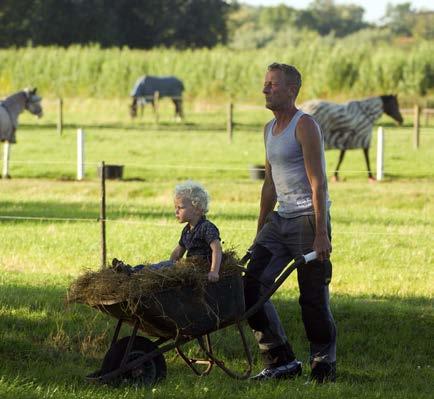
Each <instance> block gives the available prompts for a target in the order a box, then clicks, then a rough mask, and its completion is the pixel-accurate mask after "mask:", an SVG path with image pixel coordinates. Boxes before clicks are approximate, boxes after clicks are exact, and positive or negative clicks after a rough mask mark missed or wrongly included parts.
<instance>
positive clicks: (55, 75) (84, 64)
mask: <svg viewBox="0 0 434 399" xmlns="http://www.w3.org/2000/svg"><path fill="white" fill-rule="evenodd" d="M432 52H433V42H432V40H431V41H428V40H426V41H424V40H419V41H416V42H414V43H412V44H411V45H408V46H406V47H402V46H399V45H387V44H378V43H377V44H375V43H372V41H370V40H359V41H354V42H349V41H342V40H339V39H332V38H330V37H327V38H316V39H312V37H310V36H307V37H305V38H304V39H302V40H301V41H300V42H299V43H297V44H292V45H291V44H286V47H285V48H281V47H279V48H271V47H270V48H265V49H255V50H231V49H228V48H224V47H218V48H214V49H196V50H191V49H186V50H175V49H162V48H159V49H152V50H146V51H144V50H132V49H128V48H122V49H118V48H110V49H101V48H99V47H98V46H97V45H93V46H70V47H69V48H61V47H55V46H52V47H34V48H32V47H26V48H19V49H16V48H11V49H0V95H7V94H9V93H12V92H14V91H17V90H20V89H22V87H23V85H24V86H30V85H31V86H36V87H38V88H39V89H40V91H41V93H42V95H43V96H61V97H76V96H78V97H89V98H90V97H98V98H115V97H117V96H127V95H128V94H129V92H130V90H131V88H132V87H133V84H134V82H135V81H136V79H138V78H139V77H140V76H142V75H145V74H149V75H155V74H157V75H162V76H165V75H175V76H178V77H179V78H180V79H181V80H182V81H183V82H184V84H185V95H186V97H187V98H196V99H198V98H199V99H201V100H207V99H212V100H215V99H216V98H220V99H227V98H229V97H232V98H236V99H237V100H242V101H246V100H247V101H249V102H252V101H253V102H256V103H258V102H259V101H261V100H262V96H261V93H260V89H261V86H262V83H263V82H262V79H263V76H264V75H263V74H264V71H265V68H266V66H267V65H269V64H271V63H272V62H275V61H277V62H285V63H287V64H293V65H296V66H297V68H299V69H300V72H301V73H302V75H303V82H304V83H303V86H302V88H301V93H300V98H302V99H311V98H315V97H318V98H341V99H345V98H346V99H348V98H351V97H353V98H358V97H365V96H371V95H379V94H386V93H389V92H396V91H398V92H399V94H400V95H401V96H402V101H406V102H408V103H410V104H412V100H421V102H423V101H424V99H421V98H420V97H425V96H427V95H428V98H431V97H432V93H433V89H434V74H433V59H432Z"/></svg>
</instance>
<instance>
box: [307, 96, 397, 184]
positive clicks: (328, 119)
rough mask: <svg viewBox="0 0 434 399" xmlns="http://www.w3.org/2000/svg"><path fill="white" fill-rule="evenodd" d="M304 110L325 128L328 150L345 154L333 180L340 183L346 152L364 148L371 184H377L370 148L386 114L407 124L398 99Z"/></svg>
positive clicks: (312, 104)
mask: <svg viewBox="0 0 434 399" xmlns="http://www.w3.org/2000/svg"><path fill="white" fill-rule="evenodd" d="M300 108H301V109H302V110H303V111H304V112H306V113H308V114H310V115H312V116H313V117H314V119H315V120H316V121H317V122H318V123H319V125H320V126H321V130H322V132H323V134H324V142H325V146H326V149H330V148H338V149H340V150H341V152H340V154H339V161H338V164H337V166H336V170H335V172H334V176H333V179H334V180H335V181H338V180H339V175H338V173H339V167H340V166H341V164H342V161H343V159H344V156H345V151H346V150H349V149H354V148H362V149H363V153H364V155H365V161H366V166H367V169H368V178H369V180H371V181H373V180H375V179H374V177H373V176H372V173H371V166H370V163H369V146H370V144H371V137H372V129H373V125H374V123H375V121H376V120H377V119H379V118H380V116H381V115H382V114H383V112H384V113H385V114H386V115H389V116H390V117H391V118H392V119H394V120H395V121H397V122H398V123H399V124H400V125H401V124H402V122H403V119H402V115H401V112H400V111H399V105H398V99H397V96H396V95H385V96H379V97H371V98H367V99H364V100H360V101H350V102H348V103H345V104H336V103H331V102H327V101H322V100H311V101H307V102H305V103H303V104H302V105H301V106H300Z"/></svg>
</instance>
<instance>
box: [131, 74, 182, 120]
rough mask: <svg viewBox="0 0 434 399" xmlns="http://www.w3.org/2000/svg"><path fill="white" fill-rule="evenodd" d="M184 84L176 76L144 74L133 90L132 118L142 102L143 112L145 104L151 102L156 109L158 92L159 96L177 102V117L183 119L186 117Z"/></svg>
mask: <svg viewBox="0 0 434 399" xmlns="http://www.w3.org/2000/svg"><path fill="white" fill-rule="evenodd" d="M183 91H184V85H183V83H182V81H181V80H179V79H178V78H176V77H175V76H142V77H140V78H139V79H138V80H137V81H136V83H135V84H134V87H133V90H132V91H131V97H132V99H133V101H132V103H131V105H130V115H131V117H132V118H135V117H136V116H137V106H138V105H139V104H140V105H141V109H142V113H143V106H144V105H145V104H146V103H151V104H152V107H153V109H154V111H155V102H154V99H155V96H156V93H157V92H158V98H162V97H169V98H171V99H172V101H173V103H174V104H175V117H178V118H179V119H182V118H183V117H184V113H183V109H182V92H183Z"/></svg>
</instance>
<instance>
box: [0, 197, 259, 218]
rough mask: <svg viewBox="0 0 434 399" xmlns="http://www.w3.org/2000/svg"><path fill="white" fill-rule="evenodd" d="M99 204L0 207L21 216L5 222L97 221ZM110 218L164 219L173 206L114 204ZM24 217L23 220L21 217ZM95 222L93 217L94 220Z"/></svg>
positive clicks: (28, 203) (8, 203) (12, 204)
mask: <svg viewBox="0 0 434 399" xmlns="http://www.w3.org/2000/svg"><path fill="white" fill-rule="evenodd" d="M99 206H100V205H99V204H98V203H96V202H95V203H86V204H85V205H84V204H81V203H74V202H71V203H69V202H62V203H58V202H45V201H44V202H40V201H26V202H20V203H17V202H12V201H4V202H2V203H1V206H0V216H8V217H11V218H12V217H14V216H16V217H18V218H17V219H4V220H2V223H7V222H9V221H10V222H11V223H20V222H27V221H26V219H25V218H26V217H28V218H41V219H43V218H59V219H63V218H68V219H69V218H70V219H78V221H79V219H93V220H94V221H95V222H96V221H98V220H99ZM106 214H107V219H108V220H109V222H110V220H112V221H114V220H115V219H132V218H134V219H136V220H135V221H137V222H143V221H156V220H161V219H167V220H174V216H173V211H172V210H171V209H167V210H166V209H164V210H163V209H161V210H158V209H157V210H145V211H141V210H136V209H133V210H128V209H125V207H124V206H123V205H122V204H120V205H119V206H115V205H111V206H108V207H107V213H106ZM20 218H23V219H20ZM224 220H251V221H254V220H256V217H255V216H254V215H251V214H248V213H245V214H243V213H230V214H228V215H225V217H224ZM90 221H92V220H90Z"/></svg>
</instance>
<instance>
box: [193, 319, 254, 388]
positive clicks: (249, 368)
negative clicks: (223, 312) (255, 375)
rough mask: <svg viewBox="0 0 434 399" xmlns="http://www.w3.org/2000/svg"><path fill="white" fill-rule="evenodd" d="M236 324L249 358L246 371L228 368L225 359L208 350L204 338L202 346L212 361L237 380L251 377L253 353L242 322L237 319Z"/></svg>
mask: <svg viewBox="0 0 434 399" xmlns="http://www.w3.org/2000/svg"><path fill="white" fill-rule="evenodd" d="M236 326H237V329H238V332H239V334H240V337H241V341H242V343H243V348H244V353H245V355H246V359H247V369H246V370H245V371H244V373H242V374H239V373H237V372H235V371H232V370H230V369H229V368H227V367H226V366H225V364H224V362H223V361H221V360H219V359H217V358H216V357H215V356H214V354H213V353H212V351H211V350H208V349H207V348H206V347H205V345H203V340H202V345H201V348H202V350H203V351H204V352H205V354H206V355H207V356H208V357H209V358H210V359H211V360H210V361H212V362H213V363H215V364H216V365H217V366H218V367H220V368H221V369H222V370H223V371H224V372H225V373H226V374H227V375H229V376H230V377H232V378H235V379H237V380H245V379H247V378H249V377H250V374H251V373H252V368H253V361H252V354H251V353H250V349H249V346H248V344H247V340H246V336H245V335H244V330H243V326H242V325H241V322H240V321H237V322H236ZM208 338H209V337H208ZM198 341H199V340H198ZM199 344H201V341H199ZM210 346H211V345H209V347H210Z"/></svg>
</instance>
